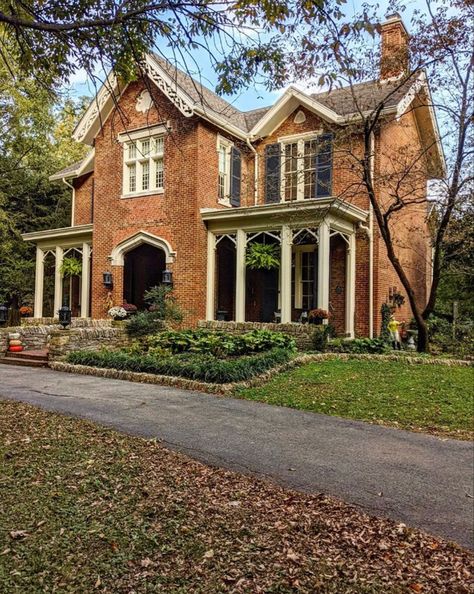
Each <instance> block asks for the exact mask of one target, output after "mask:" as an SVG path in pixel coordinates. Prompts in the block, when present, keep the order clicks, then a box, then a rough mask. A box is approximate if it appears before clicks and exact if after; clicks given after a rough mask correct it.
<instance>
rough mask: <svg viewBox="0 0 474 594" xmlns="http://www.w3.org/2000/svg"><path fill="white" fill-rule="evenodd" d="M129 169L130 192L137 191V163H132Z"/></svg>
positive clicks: (128, 166)
mask: <svg viewBox="0 0 474 594" xmlns="http://www.w3.org/2000/svg"><path fill="white" fill-rule="evenodd" d="M127 168H128V191H129V192H130V193H131V192H136V191H137V165H136V163H130V165H127Z"/></svg>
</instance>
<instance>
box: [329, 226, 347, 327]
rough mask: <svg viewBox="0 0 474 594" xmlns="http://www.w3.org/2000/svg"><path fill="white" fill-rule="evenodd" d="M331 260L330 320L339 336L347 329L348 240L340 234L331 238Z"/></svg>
mask: <svg viewBox="0 0 474 594" xmlns="http://www.w3.org/2000/svg"><path fill="white" fill-rule="evenodd" d="M330 248H331V251H330V261H329V266H330V268H329V303H330V313H331V318H330V320H329V322H330V323H331V324H332V325H333V326H334V328H335V329H336V333H337V334H338V335H339V336H344V334H345V331H346V320H345V314H346V242H345V241H344V240H343V239H342V238H341V237H340V236H338V235H335V236H334V237H332V238H331V244H330Z"/></svg>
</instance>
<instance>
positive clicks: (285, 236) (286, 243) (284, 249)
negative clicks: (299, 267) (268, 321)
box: [280, 225, 293, 324]
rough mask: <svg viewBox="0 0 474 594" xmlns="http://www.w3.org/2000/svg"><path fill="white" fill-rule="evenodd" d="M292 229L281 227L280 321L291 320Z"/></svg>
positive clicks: (286, 321) (287, 321)
mask: <svg viewBox="0 0 474 594" xmlns="http://www.w3.org/2000/svg"><path fill="white" fill-rule="evenodd" d="M292 235H293V233H292V230H291V228H290V227H289V226H288V225H283V226H282V228H281V258H280V310H281V322H282V323H283V324H289V323H290V322H291V247H292Z"/></svg>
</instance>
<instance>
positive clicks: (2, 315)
mask: <svg viewBox="0 0 474 594" xmlns="http://www.w3.org/2000/svg"><path fill="white" fill-rule="evenodd" d="M7 319H8V307H7V306H6V305H0V324H6V323H7Z"/></svg>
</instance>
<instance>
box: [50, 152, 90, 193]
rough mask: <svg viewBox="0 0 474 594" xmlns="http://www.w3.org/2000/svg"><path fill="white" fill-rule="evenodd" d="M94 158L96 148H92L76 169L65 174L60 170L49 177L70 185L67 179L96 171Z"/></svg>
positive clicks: (51, 179)
mask: <svg viewBox="0 0 474 594" xmlns="http://www.w3.org/2000/svg"><path fill="white" fill-rule="evenodd" d="M94 160H95V149H92V150H91V151H89V153H88V154H87V155H86V156H85V157H84V159H83V160H82V161H81V162H80V163H79V165H78V166H77V168H76V169H73V170H71V171H69V172H68V173H67V174H66V175H64V173H63V172H61V171H58V173H53V175H50V176H49V177H48V179H49V181H56V180H61V181H63V182H64V183H65V184H66V185H69V184H68V183H67V182H66V181H65V180H67V179H73V178H76V177H81V175H86V174H87V173H92V172H93V171H94Z"/></svg>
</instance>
